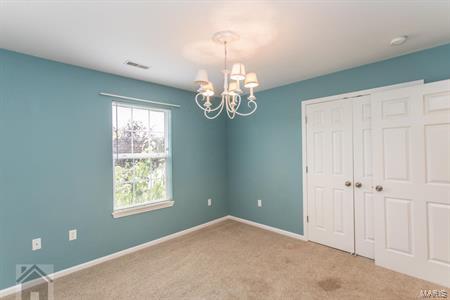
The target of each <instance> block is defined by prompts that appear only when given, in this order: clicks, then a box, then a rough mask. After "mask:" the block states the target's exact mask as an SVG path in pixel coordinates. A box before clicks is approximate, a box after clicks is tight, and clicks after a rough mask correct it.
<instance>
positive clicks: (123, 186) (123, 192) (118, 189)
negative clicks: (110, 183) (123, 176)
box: [114, 183, 133, 208]
mask: <svg viewBox="0 0 450 300" xmlns="http://www.w3.org/2000/svg"><path fill="white" fill-rule="evenodd" d="M114 200H115V208H121V207H127V206H130V205H133V185H132V184H131V183H120V184H117V183H116V185H115V193H114Z"/></svg>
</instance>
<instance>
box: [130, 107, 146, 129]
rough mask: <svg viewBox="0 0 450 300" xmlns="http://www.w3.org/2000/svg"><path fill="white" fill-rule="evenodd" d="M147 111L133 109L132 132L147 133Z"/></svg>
mask: <svg viewBox="0 0 450 300" xmlns="http://www.w3.org/2000/svg"><path fill="white" fill-rule="evenodd" d="M148 114H149V111H148V109H139V108H133V122H134V129H133V130H142V131H148Z"/></svg>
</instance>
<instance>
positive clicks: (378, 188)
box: [375, 185, 383, 192]
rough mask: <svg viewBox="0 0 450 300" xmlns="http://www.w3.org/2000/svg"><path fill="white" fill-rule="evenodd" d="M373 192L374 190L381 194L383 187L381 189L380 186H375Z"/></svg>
mask: <svg viewBox="0 0 450 300" xmlns="http://www.w3.org/2000/svg"><path fill="white" fill-rule="evenodd" d="M375 190H376V191H377V192H381V191H382V190H383V187H382V186H381V185H377V186H376V187H375Z"/></svg>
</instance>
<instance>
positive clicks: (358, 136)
mask: <svg viewBox="0 0 450 300" xmlns="http://www.w3.org/2000/svg"><path fill="white" fill-rule="evenodd" d="M370 101H371V99H370V95H368V96H362V97H358V98H354V99H353V153H354V158H353V161H354V183H355V186H354V202H355V252H356V254H358V255H362V256H365V257H368V258H374V240H375V234H374V222H375V220H374V210H373V206H374V203H373V201H374V200H373V194H372V177H373V166H372V155H373V153H372V129H371V119H372V113H371V103H370Z"/></svg>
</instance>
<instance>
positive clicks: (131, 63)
mask: <svg viewBox="0 0 450 300" xmlns="http://www.w3.org/2000/svg"><path fill="white" fill-rule="evenodd" d="M125 64H126V65H128V66H132V67H136V68H140V69H144V70H147V69H149V68H150V67H149V66H146V65H141V64H138V63H136V62H134V61H130V60H127V61H126V62H125Z"/></svg>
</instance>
